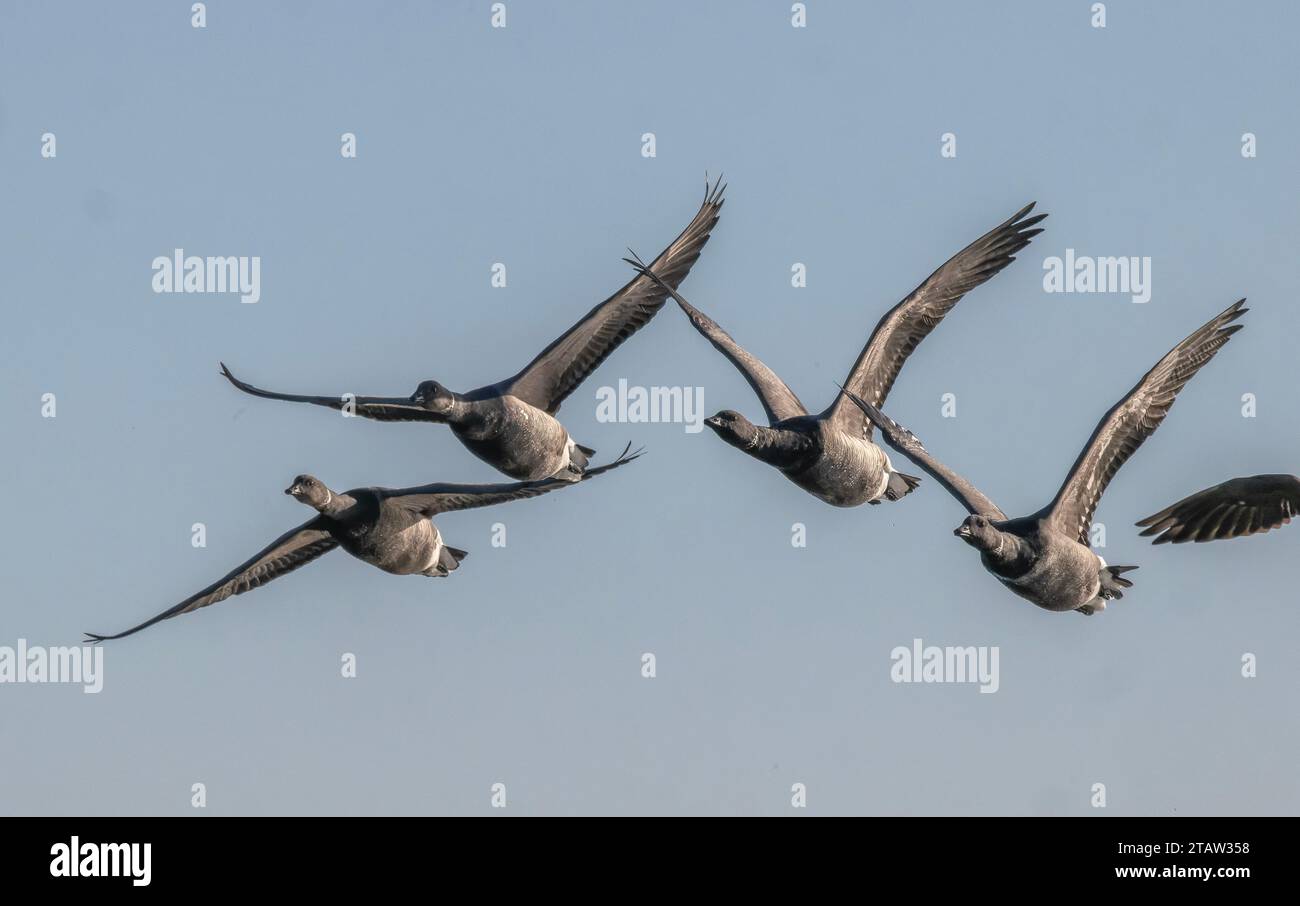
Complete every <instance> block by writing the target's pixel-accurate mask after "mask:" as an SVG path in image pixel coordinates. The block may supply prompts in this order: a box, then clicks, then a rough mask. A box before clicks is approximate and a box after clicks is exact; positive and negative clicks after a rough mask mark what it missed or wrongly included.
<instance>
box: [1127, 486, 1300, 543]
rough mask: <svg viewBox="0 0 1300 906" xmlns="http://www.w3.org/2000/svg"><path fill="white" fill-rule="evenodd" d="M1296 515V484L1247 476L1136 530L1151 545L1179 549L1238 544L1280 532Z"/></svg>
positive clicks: (1299, 504) (1299, 501)
mask: <svg viewBox="0 0 1300 906" xmlns="http://www.w3.org/2000/svg"><path fill="white" fill-rule="evenodd" d="M1297 513H1300V478H1297V477H1296V476H1295V475H1251V476H1248V477H1246V478H1233V479H1230V480H1228V481H1225V482H1223V483H1222V484H1216V485H1215V486H1214V487H1212V488H1206V489H1205V490H1203V491H1197V492H1196V493H1195V494H1192V495H1191V496H1190V497H1184V498H1183V499H1182V500H1180V501H1178V502H1177V503H1175V504H1174V505H1173V506H1169V507H1165V508H1164V509H1163V510H1161V511H1160V512H1158V513H1156V514H1155V515H1154V516H1148V517H1147V518H1145V519H1143V520H1141V521H1140V522H1138V523H1137V524H1138V525H1140V526H1146V527H1147V528H1146V530H1145V531H1144V532H1142V537H1144V538H1145V537H1149V536H1151V535H1158V536H1159V537H1157V538H1156V539H1155V540H1154V541H1152V542H1151V543H1152V544H1169V543H1171V542H1172V543H1174V544H1184V543H1186V542H1188V541H1196V542H1198V543H1199V542H1205V541H1219V540H1221V539H1224V538H1240V537H1244V536H1246V535H1254V534H1257V533H1259V532H1267V531H1269V530H1270V529H1275V528H1279V527H1281V526H1283V525H1286V524H1287V523H1288V522H1290V521H1291V517H1293V516H1295V515H1296V514H1297Z"/></svg>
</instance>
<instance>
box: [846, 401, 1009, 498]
mask: <svg viewBox="0 0 1300 906" xmlns="http://www.w3.org/2000/svg"><path fill="white" fill-rule="evenodd" d="M841 390H842V391H843V392H844V394H845V395H846V396H847V397H848V399H849V400H850V401H851V402H852V403H853V404H854V405H856V406H857V407H858V408H859V409H860V410H862V414H863V415H864V416H866V417H867V419H869V420H870V421H871V423H872V424H874V425H875V426H876V427H877V428H879V429H880V434H881V436H882V437H884V439H885V442H886V443H887V444H889V445H890V446H891V447H893V448H894V449H895V450H897V451H898V452H899V453H902V454H903V455H904V456H906V457H907V458H908V459H910V460H912V462H914V463H916V464H917V466H919V467H920V468H922V469H924V470H925V472H926V474H927V475H929V476H930V477H931V478H933V479H934V480H935V481H937V482H939V484H941V485H943V486H944V487H945V488H946V489H947V490H948V493H949V494H951V495H952V496H954V497H956V498H957V500H958V501H960V502H961V505H962V506H964V507H965V508H966V511H967V512H969V513H971V514H974V515H981V516H988V517H989V518H991V519H994V520H996V521H998V522H1005V521H1006V518H1007V517H1006V515H1005V514H1004V513H1003V512H1002V511H1001V510H1000V509H998V507H997V504H995V503H994V502H993V501H992V500H989V499H988V498H987V497H985V496H984V494H983V493H982V492H981V491H980V489H979V488H977V487H975V485H973V484H971V483H970V482H969V481H967V480H966V479H965V478H962V477H961V476H960V475H958V474H957V473H956V472H954V471H953V470H952V469H950V468H948V467H947V466H945V465H944V464H943V463H941V462H939V460H937V459H935V458H934V457H933V456H931V455H930V451H928V450H926V449H925V447H924V446H922V444H921V440H920V438H918V437H917V436H916V435H915V434H913V433H912V432H911V431H909V430H907V429H906V428H904V427H903V426H902V425H900V424H899V423H898V422H896V421H894V420H893V419H892V418H890V417H889V416H888V415H886V414H885V413H883V412H881V411H880V410H879V409H877V408H876V407H875V406H873V405H871V403H868V402H867V401H866V400H864V399H863V398H862V397H860V396H858V395H857V394H856V393H853V392H852V391H848V390H843V388H841Z"/></svg>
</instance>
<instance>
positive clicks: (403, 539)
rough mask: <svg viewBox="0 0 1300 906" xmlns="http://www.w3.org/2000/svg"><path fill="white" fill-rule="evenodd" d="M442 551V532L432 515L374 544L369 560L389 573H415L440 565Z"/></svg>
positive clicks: (405, 574)
mask: <svg viewBox="0 0 1300 906" xmlns="http://www.w3.org/2000/svg"><path fill="white" fill-rule="evenodd" d="M441 553H442V535H441V533H439V531H438V527H437V526H435V525H434V524H433V523H432V522H430V521H429V520H428V519H421V520H420V521H419V522H417V523H415V524H414V525H411V526H408V527H407V528H405V529H403V530H402V531H400V532H396V533H394V535H393V537H392V538H390V539H388V541H387V543H385V544H381V545H378V546H376V547H375V548H374V550H373V551H372V553H371V556H370V557H369V558H368V560H369V562H370V563H371V564H373V565H374V566H377V567H379V568H380V569H382V570H383V571H384V572H386V573H392V574H393V575H396V576H411V575H417V574H419V573H423V572H424V571H425V570H428V569H430V568H432V567H433V566H436V565H437V563H438V557H439V555H440V554H441Z"/></svg>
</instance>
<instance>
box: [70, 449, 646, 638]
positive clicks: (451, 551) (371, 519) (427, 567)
mask: <svg viewBox="0 0 1300 906" xmlns="http://www.w3.org/2000/svg"><path fill="white" fill-rule="evenodd" d="M630 447H631V445H630V444H629V446H628V448H625V449H624V450H623V453H622V455H621V456H619V458H618V459H616V460H614V461H613V462H611V463H607V464H606V465H603V466H598V467H596V468H592V469H587V470H586V471H585V472H584V473H583V474H582V476H581V477H580V478H578V479H577V480H578V481H585V480H586V479H588V478H593V477H595V476H596V475H599V474H601V473H602V472H608V471H609V470H611V469H617V468H618V467H619V466H622V465H625V464H626V463H629V462H631V461H632V460H634V459H636V458H637V457H638V456H640V455H641V451H640V450H638V451H637V452H635V453H632V454H631V455H629V454H628V449H630ZM572 484H573V482H571V481H569V480H562V479H558V478H545V479H542V480H541V481H521V482H517V483H514V484H428V485H423V486H421V487H418V488H401V489H394V488H355V489H353V490H351V491H346V492H344V493H337V492H335V491H332V490H330V489H329V488H328V487H326V485H325V483H324V482H323V481H321V480H320V479H318V478H315V477H313V476H311V475H299V476H298V477H297V478H295V479H294V480H293V484H291V485H289V487H287V488H285V491H284V492H285V493H286V494H288V495H289V496H291V497H292V498H293V499H294V500H297V501H298V502H299V503H302V504H306V505H307V506H309V507H311V508H312V509H314V510H315V511H316V512H317V513H318V514H319V515H317V516H316V517H314V518H312V519H309V520H308V521H306V522H304V523H303V524H302V525H300V526H298V527H297V528H295V529H290V530H289V531H288V532H285V533H284V534H283V535H281V536H280V537H279V538H276V539H275V540H274V541H272V542H271V543H270V544H269V545H267V546H266V547H265V548H264V549H263V550H262V551H261V552H259V553H258V554H256V555H255V556H253V558H252V559H250V560H248V561H247V562H245V563H243V564H241V565H240V566H238V567H236V568H235V569H234V570H232V571H231V572H229V573H227V574H226V575H225V576H223V577H222V578H220V579H218V580H217V581H216V582H213V583H212V584H211V585H209V586H208V587H207V588H205V589H203V590H202V591H200V592H197V593H195V594H193V595H190V597H188V598H186V599H185V600H184V601H181V602H180V603H179V604H177V605H176V606H175V607H170V608H168V609H167V610H164V611H163V612H162V613H160V614H158V615H157V616H155V617H152V618H151V619H148V620H145V621H144V622H143V623H141V624H140V625H139V626H133V627H132V628H130V629H127V630H125V631H124V632H119V633H117V634H116V635H100V634H98V633H93V632H88V633H86V639H85V642H86V643H88V644H94V643H96V642H103V641H107V640H109V639H120V638H123V637H124V636H128V635H132V634H133V633H137V632H139V631H140V630H141V629H146V628H148V627H149V626H152V625H153V624H154V623H157V622H158V621H160V620H166V619H170V618H171V617H175V616H180V615H181V614H183V613H190V612H191V611H194V610H198V609H199V608H200V607H207V606H208V605H209V604H216V603H217V602H219V601H224V600H226V598H229V597H230V596H231V595H239V594H243V593H244V592H246V591H249V590H251V589H254V588H257V587H258V586H260V585H265V584H266V583H267V582H270V581H271V580H272V579H275V578H278V577H280V576H283V575H284V574H285V573H289V572H292V571H293V570H295V569H297V568H298V567H300V566H304V565H305V564H307V563H310V562H311V561H313V560H315V559H316V558H317V557H319V556H321V555H322V554H325V553H328V552H329V551H332V550H334V548H336V547H342V548H343V549H344V550H345V551H347V552H348V553H349V554H351V555H352V556H354V557H356V558H357V559H358V560H364V561H365V562H366V563H369V564H370V565H371V566H377V567H379V568H380V569H382V570H383V571H384V572H386V573H392V574H393V575H397V576H414V575H419V576H432V577H435V578H439V577H442V576H446V575H447V574H448V573H450V572H451V571H452V570H454V569H456V567H457V566H459V565H460V561H461V560H463V559H464V558H465V557H466V556H467V555H466V552H465V551H463V550H459V549H457V548H454V547H449V546H447V545H446V544H444V543H443V540H442V534H441V533H440V532H439V531H438V527H437V526H436V525H434V524H433V522H431V521H430V520H431V519H432V518H433V517H434V516H437V515H438V514H439V513H450V512H453V511H455V510H468V509H474V508H475V507H482V506H492V505H494V504H498V503H506V502H508V501H511V500H523V499H525V498H528V497H536V496H538V495H539V494H548V493H550V492H551V491H555V490H558V489H560V488H567V487H571V486H572Z"/></svg>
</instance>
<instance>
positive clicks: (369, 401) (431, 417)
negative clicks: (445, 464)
mask: <svg viewBox="0 0 1300 906" xmlns="http://www.w3.org/2000/svg"><path fill="white" fill-rule="evenodd" d="M221 373H222V374H223V375H225V376H226V379H227V380H229V381H230V383H232V384H234V385H235V386H236V387H238V388H239V389H240V390H242V391H244V392H245V393H249V394H252V395H253V396H260V397H264V398H266V399H269V400H287V401H289V402H291V403H311V404H312V405H313V406H326V407H328V408H330V409H338V410H340V411H342V410H343V407H344V406H346V405H348V403H351V404H352V411H353V412H354V413H355V414H357V415H359V416H361V417H362V418H372V419H374V420H375V421H381V422H443V421H446V419H445V418H443V417H442V416H441V415H438V414H436V413H433V412H430V411H428V410H427V409H425V408H423V407H422V406H417V405H415V404H414V403H412V402H411V401H410V400H409V399H403V398H402V397H383V396H356V397H352V398H351V399H344V398H343V397H341V396H301V395H299V394H296V393H275V392H273V391H271V390H262V389H261V388H260V387H254V386H253V385H252V384H249V383H246V382H244V381H241V380H240V379H239V378H237V377H235V376H234V375H233V374H231V373H230V369H229V368H227V367H226V364H225V362H222V363H221Z"/></svg>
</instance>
